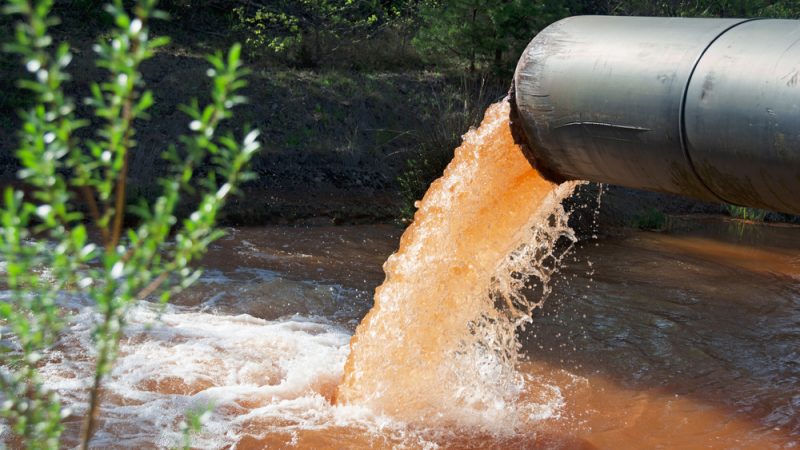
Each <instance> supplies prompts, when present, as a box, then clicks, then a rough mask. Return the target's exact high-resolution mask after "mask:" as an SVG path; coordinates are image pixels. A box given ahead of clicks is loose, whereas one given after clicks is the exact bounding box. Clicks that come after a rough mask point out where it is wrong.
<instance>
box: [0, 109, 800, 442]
mask: <svg viewBox="0 0 800 450" xmlns="http://www.w3.org/2000/svg"><path fill="white" fill-rule="evenodd" d="M507 117H508V105H507V103H505V102H501V103H499V104H497V105H494V106H493V107H491V108H490V109H489V110H488V111H487V114H486V117H485V119H484V122H483V124H482V125H481V127H480V128H478V129H477V130H472V131H470V132H469V133H468V134H467V135H466V136H465V139H464V144H463V145H462V146H461V147H460V148H459V149H458V150H457V151H456V155H455V158H454V160H453V162H452V163H451V164H450V166H449V167H448V168H447V170H446V172H445V174H444V176H443V177H442V178H441V179H440V180H438V181H437V182H435V183H434V184H433V185H432V187H431V189H430V190H429V192H428V193H427V194H426V195H425V198H424V199H423V200H421V202H420V204H419V211H418V213H417V215H416V217H415V221H414V223H413V224H412V225H411V226H410V227H409V228H408V229H407V230H406V231H405V232H404V233H402V237H401V236H400V232H399V231H398V230H397V229H396V228H394V227H392V226H387V225H370V226H351V227H321V226H320V227H308V228H302V227H298V228H293V227H262V228H243V229H229V230H228V236H227V237H225V238H223V239H222V240H221V241H219V242H218V243H217V244H215V245H214V246H213V247H212V248H211V251H210V253H209V255H208V257H207V258H206V259H205V260H204V261H203V265H204V266H205V267H206V270H205V274H204V276H203V277H202V278H201V280H200V281H199V282H198V284H197V285H196V286H195V287H193V288H192V289H190V290H189V291H187V292H185V293H184V294H182V295H181V296H180V297H179V298H177V299H176V301H175V303H174V304H172V305H169V306H167V307H166V308H164V309H161V308H159V307H157V306H155V305H153V304H151V303H148V302H141V303H138V304H137V305H135V306H134V308H133V309H132V311H131V313H130V317H129V326H128V328H127V330H126V332H125V335H124V338H123V340H122V342H121V348H120V358H119V361H118V363H117V365H116V367H115V369H114V371H113V373H112V374H111V376H110V377H109V378H108V380H107V382H106V383H105V388H104V392H103V409H102V411H101V415H100V416H101V418H102V420H101V423H100V426H99V430H98V433H97V435H96V438H95V440H94V441H93V445H94V447H96V448H141V449H147V448H170V447H174V446H177V445H180V442H181V432H180V423H181V421H182V420H184V417H185V414H186V412H187V411H190V410H200V411H202V410H204V409H206V408H207V409H209V411H210V413H209V414H207V415H206V420H205V424H204V428H203V431H202V432H200V433H198V434H197V435H195V436H193V443H194V446H195V447H197V448H237V449H260V448H314V449H316V448H348V449H349V448H376V449H380V448H414V449H415V448H428V449H433V448H460V449H461V448H463V449H468V448H498V449H500V448H532V449H576V448H577V449H580V448H585V449H592V448H602V449H640V448H641V449H645V448H647V449H649V448H720V449H727V448H743V449H750V448H752V449H764V448H800V444H798V440H800V256H799V255H800V228H797V227H789V226H787V227H777V226H762V225H749V226H747V227H746V228H741V227H738V228H737V227H736V226H733V227H732V228H731V222H728V221H725V220H722V219H720V218H697V217H694V218H687V219H675V220H674V221H673V223H672V227H671V231H670V232H669V233H643V232H633V231H627V232H624V233H623V234H620V235H616V236H612V237H608V238H605V239H601V240H599V241H591V242H588V243H575V237H574V234H573V233H572V231H571V230H570V229H569V227H568V226H567V215H566V214H565V212H564V210H563V209H562V207H561V200H563V199H564V198H565V197H567V196H568V195H570V193H571V192H572V190H573V189H574V188H575V185H574V184H564V185H560V186H558V185H554V184H552V183H549V182H547V181H545V180H544V179H542V178H541V177H540V176H539V175H538V174H537V172H536V171H535V170H533V169H531V168H530V166H529V164H528V163H527V161H526V160H525V159H524V157H523V156H522V154H521V152H519V150H518V148H517V147H516V146H515V145H514V143H513V140H512V138H511V136H510V132H509V125H508V120H507ZM398 240H399V249H398ZM570 249H572V252H570ZM393 251H394V252H395V253H394V254H392V255H391V256H389V258H388V260H386V257H387V256H388V255H389V254H390V253H392V252H393ZM384 260H386V262H385V264H384V265H383V271H381V267H380V265H381V262H383V261H384ZM381 281H383V283H382V284H381V285H380V287H378V288H377V290H376V291H375V293H374V296H373V292H372V289H373V288H374V287H375V286H377V285H378V284H380V283H381ZM545 299H547V301H545ZM63 304H64V306H65V309H67V310H68V311H70V312H71V313H72V314H74V317H75V318H74V320H73V321H72V322H71V324H70V326H69V327H68V328H67V330H66V331H65V333H64V336H63V339H62V340H61V341H60V342H59V345H58V347H57V348H56V349H55V351H54V352H52V353H51V354H49V355H48V356H47V358H46V359H45V360H44V362H43V364H42V367H41V370H42V373H43V375H44V378H45V380H46V381H47V383H48V384H49V385H50V386H52V387H53V388H55V389H57V390H58V392H59V393H60V394H61V395H62V397H63V398H64V400H65V402H66V403H67V404H68V405H69V406H70V407H71V408H72V409H73V416H72V417H71V418H70V419H68V420H67V430H66V432H65V441H66V444H67V446H69V445H74V444H75V439H76V436H77V435H78V430H79V425H80V418H81V416H82V414H83V413H84V412H85V399H86V390H87V387H88V385H89V383H90V378H91V377H90V373H91V367H92V358H93V354H92V346H91V341H90V339H91V337H90V330H91V323H92V321H93V320H95V313H94V311H93V309H92V307H91V305H88V304H86V303H85V302H83V301H82V300H81V299H80V298H74V297H70V298H64V299H63ZM2 430H3V431H2V433H3V434H2V435H0V436H2V437H3V438H4V439H5V440H6V442H10V443H11V444H12V446H13V442H11V441H8V436H7V434H5V433H7V430H5V429H2Z"/></svg>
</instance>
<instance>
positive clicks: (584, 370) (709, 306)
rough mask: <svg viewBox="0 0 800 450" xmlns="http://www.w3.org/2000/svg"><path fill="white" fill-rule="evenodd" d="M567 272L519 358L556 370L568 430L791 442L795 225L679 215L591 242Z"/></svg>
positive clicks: (700, 441)
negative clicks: (664, 225)
mask: <svg viewBox="0 0 800 450" xmlns="http://www.w3.org/2000/svg"><path fill="white" fill-rule="evenodd" d="M562 274H563V276H562V278H561V279H560V280H559V282H558V285H557V286H556V287H555V288H554V295H553V297H552V298H551V299H550V300H549V301H548V302H547V303H546V305H545V308H544V310H543V311H542V312H541V314H540V315H539V317H537V318H536V319H535V320H534V322H533V324H532V325H531V326H530V327H529V328H528V329H527V330H526V331H524V332H522V333H521V338H522V341H523V345H524V348H525V353H526V355H527V357H528V358H529V360H530V362H529V363H526V364H525V365H524V366H523V370H524V371H527V372H530V373H533V374H534V375H536V376H537V377H541V378H544V379H552V380H557V381H556V384H558V385H559V386H560V387H561V388H562V391H563V393H564V396H565V399H566V400H565V402H566V404H568V405H573V407H567V411H568V414H567V415H568V416H569V415H571V416H572V417H568V418H566V420H565V422H564V423H567V424H570V426H571V427H572V430H574V433H575V435H576V436H583V437H586V438H587V439H588V440H589V441H590V442H593V443H597V444H598V445H600V446H601V447H603V448H606V447H608V446H609V445H611V446H613V447H614V448H647V447H650V446H658V445H664V444H666V445H667V446H668V447H670V448H674V447H675V446H681V445H688V446H694V447H710V448H730V447H735V448H795V447H796V446H797V445H798V444H797V442H798V439H800V350H798V349H800V228H798V227H791V226H768V225H747V226H745V227H742V226H741V225H740V224H739V223H736V222H735V221H729V220H724V219H720V218H701V219H697V218H694V219H692V218H678V219H677V221H675V223H674V224H673V227H672V228H671V231H670V232H668V233H645V232H635V233H633V232H632V233H630V234H628V235H626V236H623V237H615V238H609V239H606V240H603V241H600V242H597V243H588V244H585V245H583V246H582V247H581V248H579V249H578V250H577V252H576V256H575V258H574V260H573V262H572V263H571V264H568V265H567V267H564V268H563V269H562ZM577 405H580V406H577ZM576 406H577V409H574V407H576ZM564 423H562V424H561V425H560V426H563V425H564ZM557 426H559V425H557Z"/></svg>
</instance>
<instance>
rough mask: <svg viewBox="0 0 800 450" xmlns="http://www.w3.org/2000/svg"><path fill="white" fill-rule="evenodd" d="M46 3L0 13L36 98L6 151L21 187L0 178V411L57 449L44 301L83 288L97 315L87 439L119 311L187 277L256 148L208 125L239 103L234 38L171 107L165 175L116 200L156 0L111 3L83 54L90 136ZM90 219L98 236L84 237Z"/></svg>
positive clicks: (60, 319)
mask: <svg viewBox="0 0 800 450" xmlns="http://www.w3.org/2000/svg"><path fill="white" fill-rule="evenodd" d="M52 6H53V0H34V1H30V0H8V1H7V3H6V4H5V8H4V12H5V13H6V14H13V15H19V16H21V17H22V21H21V22H20V23H19V24H18V25H17V27H16V33H15V35H14V36H15V41H14V42H12V43H9V44H8V45H7V46H6V49H7V50H8V51H10V52H12V53H15V54H17V55H18V56H20V57H21V60H22V63H23V65H24V67H25V69H26V70H27V71H28V72H29V73H30V75H31V77H30V79H23V80H21V81H20V82H19V85H20V86H21V87H22V88H24V89H27V90H28V91H30V92H31V94H32V95H33V97H34V99H35V101H34V102H33V106H32V107H31V108H30V109H29V110H28V111H27V112H25V113H24V114H23V121H24V124H23V128H22V132H21V133H20V144H19V149H18V151H17V157H18V159H19V162H20V166H21V170H20V171H19V178H20V179H21V182H22V183H23V184H24V185H25V186H26V193H25V194H23V192H22V191H20V190H14V189H12V188H7V189H6V191H5V194H4V197H5V205H4V206H3V207H2V208H0V224H1V225H2V229H0V255H2V258H3V259H4V260H5V263H6V281H5V282H6V284H7V286H8V289H9V290H10V297H9V298H8V299H7V300H5V301H4V302H2V303H0V319H1V320H2V321H3V325H4V328H5V329H6V330H7V331H9V332H10V334H11V338H10V339H8V337H7V336H4V338H6V339H4V340H3V341H2V346H3V348H1V349H0V361H1V362H2V366H1V367H0V388H2V392H3V397H4V402H3V404H2V408H0V414H2V417H4V418H5V419H6V420H7V421H8V423H9V425H10V426H11V428H12V430H13V431H14V432H15V433H16V434H18V435H19V436H20V437H21V438H22V442H23V443H24V445H25V446H26V447H27V448H31V449H38V448H58V445H59V438H60V434H61V431H62V429H63V426H62V424H61V421H62V419H63V418H64V417H65V416H67V415H69V412H68V411H67V410H65V409H63V408H62V406H61V405H60V403H59V401H58V399H57V397H56V395H55V394H54V393H53V392H51V391H50V390H48V389H47V387H46V386H45V385H44V383H43V381H42V379H41V378H40V377H39V375H38V373H37V361H39V360H41V358H42V357H43V356H44V355H45V354H46V353H47V352H48V350H49V349H50V348H51V347H52V346H53V345H54V343H55V342H56V340H57V338H58V333H59V329H60V328H61V327H62V326H63V324H64V322H65V320H66V318H65V317H64V313H63V311H62V310H61V309H60V308H59V307H58V305H57V304H56V299H57V298H58V297H60V296H63V295H65V294H66V295H80V296H82V297H85V298H88V299H89V300H91V301H92V303H93V305H94V306H95V308H96V310H97V313H98V317H99V320H98V322H97V323H95V324H94V333H93V337H94V344H95V350H96V365H95V373H94V376H93V383H92V386H91V389H90V392H89V398H88V404H89V408H88V412H87V414H86V416H85V420H84V425H83V432H82V447H83V448H87V447H88V445H89V441H90V440H91V438H92V435H93V432H94V429H95V424H96V420H97V417H96V416H97V414H98V411H99V407H98V405H99V401H100V400H99V392H100V387H101V384H102V382H103V379H104V377H105V376H106V375H107V374H108V373H109V371H110V370H111V367H112V365H113V363H114V360H115V358H116V354H117V348H118V341H119V339H120V336H121V333H122V329H123V327H124V326H125V317H126V312H127V311H128V309H129V308H130V306H131V305H132V304H133V303H134V302H136V301H137V300H140V299H155V300H157V301H160V302H166V301H168V300H169V299H170V297H171V296H172V295H174V294H175V293H176V292H178V291H180V290H181V289H183V288H185V287H187V286H189V285H190V284H191V283H192V282H193V281H195V280H196V279H197V278H198V277H199V275H200V271H199V270H197V269H194V268H192V267H191V266H190V263H192V262H193V261H196V260H197V259H198V258H199V257H200V256H201V255H202V254H203V253H204V252H205V251H206V248H207V247H208V245H209V244H210V243H211V242H213V241H214V240H215V239H217V238H219V237H220V235H221V232H220V231H219V230H218V229H216V228H215V226H214V224H215V220H216V218H217V214H218V212H219V210H220V208H221V207H222V205H223V203H224V202H225V200H226V199H227V198H228V197H229V196H230V195H231V193H232V192H234V191H235V190H236V187H237V185H238V184H239V183H240V182H241V181H242V180H244V179H246V178H247V177H248V176H249V175H248V173H247V172H246V171H245V167H246V165H247V164H248V162H249V160H250V158H251V156H252V155H253V154H254V152H255V151H256V150H258V148H259V143H258V142H257V141H256V139H257V137H258V133H257V132H256V131H251V132H249V133H247V134H246V136H245V137H244V138H243V139H241V140H236V139H235V138H234V137H233V136H232V135H230V134H228V135H218V133H217V130H218V127H219V125H220V123H221V122H223V121H225V120H228V119H230V118H231V116H232V113H231V109H232V108H233V107H234V106H236V105H238V104H240V103H242V102H244V98H243V97H241V96H240V95H238V94H237V92H238V91H239V90H240V89H241V88H242V87H244V86H245V82H244V81H243V77H244V76H245V71H244V69H243V68H242V66H241V63H240V60H239V55H240V48H239V46H233V48H231V50H230V51H229V52H228V54H227V56H223V55H222V54H221V53H217V54H216V55H213V56H209V57H208V61H209V63H210V64H211V68H210V69H209V70H208V75H209V76H210V77H211V78H212V80H213V83H212V92H211V102H210V103H209V104H208V105H205V106H203V107H201V106H200V105H199V104H198V102H197V101H192V102H190V103H189V104H188V106H185V107H183V110H184V111H185V112H186V113H187V114H188V116H189V119H190V120H189V124H188V126H189V129H190V130H191V133H190V134H188V135H186V136H183V137H182V138H181V139H180V145H172V146H169V147H166V148H165V149H164V152H163V157H164V159H165V161H166V164H167V165H168V167H169V171H168V172H169V174H170V175H169V176H167V177H165V178H162V179H161V180H160V181H159V186H160V193H159V195H158V198H157V199H156V200H155V201H154V202H152V203H151V204H146V203H140V204H138V205H135V206H133V207H129V208H128V211H126V203H127V202H126V179H127V172H128V159H129V155H130V153H131V152H132V151H135V150H136V141H135V138H136V130H135V125H136V123H137V121H139V120H142V119H146V118H147V111H148V109H149V108H150V107H151V106H152V104H153V96H152V94H151V93H150V91H148V90H146V89H145V86H144V81H143V79H142V76H141V73H140V65H141V64H142V62H144V61H145V60H147V59H148V58H150V57H151V56H152V55H153V52H154V51H155V49H156V48H158V47H159V46H162V45H164V44H166V42H167V40H166V39H165V38H156V39H151V38H150V35H149V33H148V25H149V21H150V20H151V19H154V18H158V17H161V16H163V14H161V13H159V11H157V10H156V9H155V0H138V1H137V2H136V3H135V4H134V5H133V9H132V13H129V12H128V11H127V10H126V9H125V8H124V7H123V2H122V0H114V1H113V3H112V4H110V5H109V6H108V7H107V9H106V10H107V11H108V12H109V14H110V16H111V17H112V18H113V22H114V24H115V29H114V32H113V33H112V35H111V39H109V40H102V41H100V42H98V43H97V44H96V45H95V51H96V53H97V65H98V67H100V68H102V69H105V70H106V71H107V73H108V76H107V78H106V79H105V80H104V81H103V82H99V83H93V84H92V85H91V93H92V96H91V97H90V98H89V99H87V100H86V103H87V105H89V107H90V108H91V110H92V111H93V113H94V115H95V123H96V124H97V129H96V130H94V131H95V133H94V138H91V139H79V138H78V136H77V135H76V133H75V131H76V130H78V129H79V128H82V127H86V126H88V124H89V122H88V121H87V120H84V119H80V118H78V117H77V115H76V113H75V107H74V103H73V101H72V99H70V98H69V97H67V96H66V95H65V94H64V90H63V85H64V83H65V82H67V81H68V80H69V75H68V74H67V73H66V68H67V66H68V65H69V63H70V60H71V56H70V48H69V46H68V45H67V44H65V43H64V44H60V45H58V46H54V44H53V42H52V38H51V37H50V35H49V34H48V33H49V27H50V26H52V25H53V24H55V23H57V21H56V20H55V19H53V18H52V17H50V11H51V9H52ZM84 135H85V133H84ZM201 166H202V169H203V170H202V175H200V174H199V173H200V171H199V170H198V169H200V168H201ZM187 195H189V196H191V197H192V198H195V199H198V205H197V207H196V209H195V210H194V212H192V213H191V214H190V215H189V216H188V217H187V218H185V219H182V220H181V219H179V218H178V217H177V214H176V208H177V206H178V203H179V201H180V199H181V197H185V196H187ZM126 212H128V213H130V214H134V215H136V216H138V218H139V221H138V223H139V224H138V225H137V226H136V227H135V228H130V229H126V228H125V226H124V224H125V222H124V218H125V215H126ZM86 213H88V214H86ZM92 229H94V230H97V234H98V235H99V239H100V240H101V241H102V242H98V243H95V242H93V240H92V239H90V237H89V236H90V231H91V230H92ZM45 269H46V270H45ZM45 273H46V274H45Z"/></svg>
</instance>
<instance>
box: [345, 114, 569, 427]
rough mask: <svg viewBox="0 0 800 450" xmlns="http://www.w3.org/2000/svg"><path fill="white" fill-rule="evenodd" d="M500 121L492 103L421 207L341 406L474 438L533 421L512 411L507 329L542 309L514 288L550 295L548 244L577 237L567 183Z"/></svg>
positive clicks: (354, 352) (514, 378)
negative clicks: (550, 175) (472, 431)
mask: <svg viewBox="0 0 800 450" xmlns="http://www.w3.org/2000/svg"><path fill="white" fill-rule="evenodd" d="M508 116H509V104H508V102H507V101H502V102H500V103H497V104H495V105H493V106H492V107H490V108H489V109H488V110H487V112H486V115H485V117H484V120H483V123H482V124H481V126H480V128H478V129H477V130H471V131H470V132H469V133H467V134H466V135H465V136H464V143H463V144H462V145H461V146H460V147H459V148H458V149H457V150H456V152H455V157H454V159H453V161H452V162H451V163H450V165H449V166H448V167H447V169H446V170H445V172H444V175H443V176H442V177H441V178H440V179H439V180H437V181H436V182H434V183H433V184H432V185H431V187H430V189H429V190H428V192H427V193H426V194H425V197H424V198H423V200H422V201H421V202H420V204H419V210H418V211H417V213H416V215H415V217H414V223H413V224H412V225H411V226H410V227H409V228H408V229H407V230H406V231H405V233H404V234H403V237H402V239H401V241H400V248H399V250H398V251H397V252H396V253H395V254H393V255H392V256H391V257H389V259H388V260H387V261H386V263H385V264H384V272H385V273H386V279H385V281H384V283H383V285H382V286H380V287H379V288H378V289H377V290H376V292H375V305H374V307H373V308H372V310H371V311H370V312H369V314H368V315H367V316H366V318H365V319H364V320H363V321H362V323H361V324H360V325H359V327H358V330H357V331H356V334H355V335H354V336H353V338H352V340H351V344H350V345H351V353H350V356H349V359H348V361H347V365H346V367H345V376H344V379H343V381H342V383H341V385H340V386H339V389H338V394H337V400H338V402H340V403H349V404H362V405H366V406H368V407H370V408H371V409H372V410H373V411H375V412H377V413H382V414H388V415H391V416H393V417H395V418H399V419H401V420H406V421H410V422H417V421H425V422H426V424H429V425H430V424H431V423H432V422H433V423H434V424H444V425H448V424H449V425H457V426H470V427H477V429H478V430H480V431H482V432H497V431H498V427H502V428H504V429H506V430H508V431H509V432H513V430H514V428H515V427H516V425H517V424H518V422H519V421H520V420H525V417H529V416H531V415H532V414H534V413H535V412H534V411H527V413H528V414H527V415H524V414H520V413H521V412H522V411H520V408H519V407H518V406H519V405H517V399H518V398H520V395H522V393H523V392H524V391H525V379H524V377H523V376H522V375H521V374H520V373H519V372H517V370H516V363H517V351H518V347H519V345H518V343H517V341H516V337H515V330H516V328H517V327H518V326H520V325H522V324H524V323H525V322H526V321H528V320H530V316H531V314H532V312H533V309H534V308H535V307H536V306H538V303H533V302H531V301H529V300H528V299H526V297H525V296H523V295H520V293H519V292H520V291H521V290H523V289H526V288H529V289H536V292H537V294H536V296H535V297H534V298H536V299H538V300H539V301H542V300H543V296H544V295H546V293H547V291H548V288H547V281H548V279H549V277H550V275H551V273H552V271H553V270H554V267H555V265H556V264H557V260H558V259H559V258H560V255H561V254H562V253H561V252H560V251H557V250H556V248H558V249H559V250H563V246H562V245H561V243H560V241H565V242H566V243H567V244H571V243H572V242H573V241H574V236H573V235H572V231H571V230H570V229H569V227H568V226H567V224H566V219H567V216H566V214H565V213H564V211H563V209H562V208H561V206H560V202H561V200H562V199H563V198H564V197H565V196H567V195H569V194H570V193H571V192H572V190H573V189H574V187H575V186H574V184H572V183H565V184H562V185H560V186H559V185H555V184H553V183H550V182H548V181H546V180H545V179H544V178H542V176H541V175H539V173H538V172H537V171H536V170H534V169H533V168H531V165H530V164H529V163H528V161H527V160H526V159H525V157H524V156H523V154H522V152H521V150H520V148H519V147H518V146H517V145H516V144H515V143H514V140H513V138H512V136H511V131H510V125H509V120H508ZM557 242H559V243H558V244H557ZM528 297H530V296H528Z"/></svg>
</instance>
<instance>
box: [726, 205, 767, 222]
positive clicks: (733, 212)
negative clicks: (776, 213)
mask: <svg viewBox="0 0 800 450" xmlns="http://www.w3.org/2000/svg"><path fill="white" fill-rule="evenodd" d="M725 208H726V210H727V211H728V214H729V215H730V216H731V217H735V218H737V219H742V220H749V221H752V222H763V221H764V218H765V217H767V214H769V211H767V210H765V209H759V208H748V207H746V206H736V205H726V206H725Z"/></svg>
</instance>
